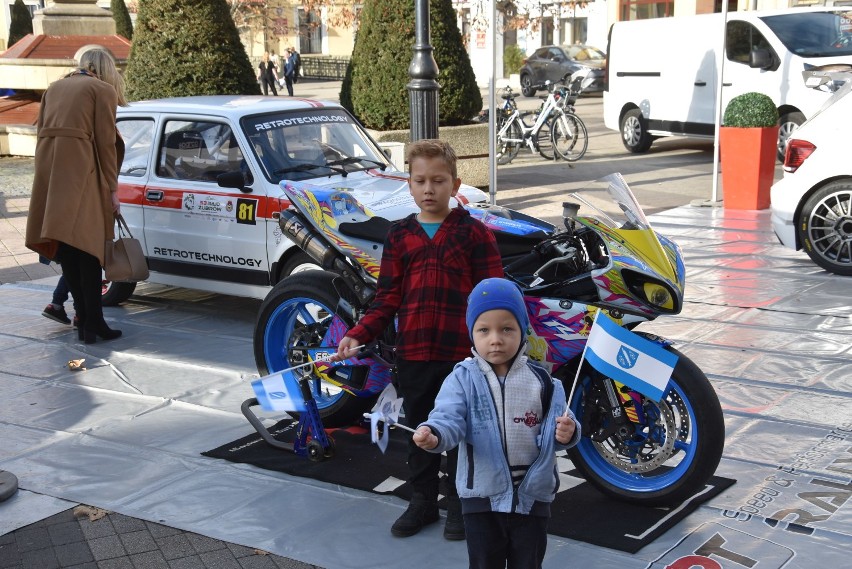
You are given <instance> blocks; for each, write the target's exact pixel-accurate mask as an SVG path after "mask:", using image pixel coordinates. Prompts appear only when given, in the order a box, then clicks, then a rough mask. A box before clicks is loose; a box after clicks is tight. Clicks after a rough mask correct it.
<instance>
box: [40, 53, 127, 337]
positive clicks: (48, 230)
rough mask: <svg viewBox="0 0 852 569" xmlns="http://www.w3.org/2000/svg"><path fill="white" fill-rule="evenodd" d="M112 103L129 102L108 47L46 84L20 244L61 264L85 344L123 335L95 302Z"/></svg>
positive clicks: (109, 181)
mask: <svg viewBox="0 0 852 569" xmlns="http://www.w3.org/2000/svg"><path fill="white" fill-rule="evenodd" d="M118 105H122V106H124V105H127V100H126V99H125V96H124V80H123V79H122V78H121V75H120V74H119V72H118V70H117V69H116V67H115V61H114V60H113V58H112V55H111V54H110V52H108V51H107V50H105V49H103V48H94V49H90V50H89V51H86V52H85V53H83V55H82V56H80V67H79V69H77V70H75V71H73V72H72V73H70V74H69V75H67V76H65V77H64V78H62V79H59V80H58V81H56V82H54V83H52V84H51V85H50V86H49V87H48V88H47V91H45V93H44V95H43V96H42V99H41V106H40V109H39V115H38V123H37V136H38V140H37V142H36V151H35V175H34V177H33V189H32V195H31V198H30V208H29V214H28V216H27V230H26V246H27V247H28V248H29V249H32V250H33V251H35V252H36V253H38V254H39V255H42V256H44V257H46V258H48V259H50V260H52V261H56V262H58V263H59V264H60V265H61V266H62V275H63V276H64V277H65V281H66V283H67V284H68V288H69V289H70V290H71V295H72V296H73V298H74V306H75V309H76V311H77V317H78V318H79V323H78V329H77V331H78V334H79V338H80V340H84V341H85V342H86V343H87V344H92V343H94V342H95V341H96V340H97V338H101V339H103V340H112V339H114V338H118V337H119V336H121V330H113V329H111V328H110V327H109V326H107V323H106V321H105V320H104V316H103V306H102V304H101V280H102V279H101V268H102V267H103V264H104V250H105V247H104V245H105V243H106V242H107V241H112V240H113V239H114V238H115V232H114V227H115V215H117V214H118V213H119V212H120V202H119V200H118V196H117V194H116V190H117V189H118V169H119V165H120V164H121V162H122V160H123V158H124V141H122V139H121V136H120V135H119V133H118V130H117V129H116V126H115V114H116V107H117V106H118Z"/></svg>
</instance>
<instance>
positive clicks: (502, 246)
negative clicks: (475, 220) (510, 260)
mask: <svg viewBox="0 0 852 569" xmlns="http://www.w3.org/2000/svg"><path fill="white" fill-rule="evenodd" d="M492 233H494V237H495V239H497V249H499V250H500V256H501V257H502V258H503V259H506V258H507V257H515V256H518V255H524V254H526V253H529V252H530V250H531V249H532V248H533V246H535V245H537V244H538V243H540V242H541V241H542V240H543V239H545V238H546V237H547V233H545V232H544V231H536V232H535V233H529V234H527V235H515V234H513V233H505V232H503V231H494V230H492Z"/></svg>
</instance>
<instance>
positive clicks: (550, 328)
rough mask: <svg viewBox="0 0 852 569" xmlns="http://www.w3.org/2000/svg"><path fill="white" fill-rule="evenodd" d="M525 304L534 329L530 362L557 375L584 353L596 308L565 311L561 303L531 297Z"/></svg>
mask: <svg viewBox="0 0 852 569" xmlns="http://www.w3.org/2000/svg"><path fill="white" fill-rule="evenodd" d="M524 301H525V302H526V304H527V312H529V314H530V328H531V329H532V334H530V336H529V338H528V343H529V348H527V355H528V356H529V357H530V358H532V359H534V360H537V361H539V362H541V364H542V365H544V366H545V367H547V368H548V369H549V370H550V371H551V372H554V371H556V370H558V369H559V368H560V367H561V366H562V365H564V364H565V363H567V362H569V361H571V360H572V359H573V358H574V357H575V356H577V355H578V354H580V353H581V352H582V351H583V346H585V345H586V337H587V336H588V334H589V325H590V323H591V322H592V320H594V313H595V312H596V311H597V309H596V308H594V307H589V306H587V305H584V304H574V305H573V306H572V307H571V309H570V311H566V310H565V309H564V308H562V307H560V305H559V299H553V298H535V297H529V296H528V297H525V298H524ZM587 320H588V321H587Z"/></svg>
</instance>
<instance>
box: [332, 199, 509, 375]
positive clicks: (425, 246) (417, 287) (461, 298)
mask: <svg viewBox="0 0 852 569" xmlns="http://www.w3.org/2000/svg"><path fill="white" fill-rule="evenodd" d="M491 277H498V278H502V277H503V266H502V262H501V260H500V252H499V251H498V249H497V241H496V240H495V239H494V235H493V234H492V233H491V231H489V230H488V228H487V227H485V225H483V224H482V223H481V222H480V221H479V220H477V219H474V218H473V217H471V215H470V213H468V212H467V210H465V209H464V208H461V207H457V208H455V209H453V210H452V211H451V212H450V215H449V216H447V218H446V219H445V220H444V222H443V223H442V224H441V227H440V228H439V229H438V232H437V233H435V236H434V237H433V238H432V239H429V236H428V235H426V232H425V231H424V230H423V228H422V227H421V226H420V223H419V222H418V221H417V216H416V214H412V215H410V216H408V217H406V218H405V219H401V220H399V221H397V222H396V223H394V224H393V226H392V227H391V229H390V231H389V232H388V236H387V238H386V239H385V246H384V251H383V253H382V264H381V269H380V270H379V280H378V289H377V292H376V298H375V299H374V300H373V303H372V304H371V305H370V308H369V309H368V310H367V313H366V314H364V316H363V318H361V320H360V321H359V322H358V324H357V325H356V326H355V327H353V328H352V329H351V330H350V331H349V332H347V334H346V335H347V336H350V337H352V338H355V339H356V340H358V343H366V342H370V341H372V340H373V339H374V338H376V337H378V336H379V334H381V333H382V331H383V330H384V329H385V328H387V326H388V325H389V324H390V323H391V322H392V320H393V317H394V315H397V316H398V317H399V322H398V330H397V342H396V346H397V355H398V356H399V357H400V358H403V359H406V360H412V361H446V362H449V361H461V360H463V359H464V358H466V357H468V356H469V355H470V348H471V343H470V336H469V335H468V331H467V325H466V324H465V311H466V310H467V297H468V295H469V294H470V291H472V290H473V287H474V286H476V284H477V283H478V282H479V281H481V280H483V279H486V278H491Z"/></svg>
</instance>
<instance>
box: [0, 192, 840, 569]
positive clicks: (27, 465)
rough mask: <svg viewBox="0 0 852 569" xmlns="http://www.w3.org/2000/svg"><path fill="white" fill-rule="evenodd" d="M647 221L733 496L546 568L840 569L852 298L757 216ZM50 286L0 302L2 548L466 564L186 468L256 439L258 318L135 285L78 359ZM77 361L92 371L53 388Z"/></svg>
mask: <svg viewBox="0 0 852 569" xmlns="http://www.w3.org/2000/svg"><path fill="white" fill-rule="evenodd" d="M651 221H652V223H653V224H654V226H655V227H656V229H657V230H658V231H660V232H661V233H664V234H666V235H668V236H670V237H673V238H674V239H675V240H676V241H677V242H678V243H679V244H680V245H681V247H683V249H684V252H685V255H686V266H687V304H686V306H685V309H684V311H683V312H682V314H680V315H678V316H675V317H668V318H661V319H660V320H658V321H656V322H652V323H649V324H646V325H643V327H642V329H643V330H647V331H652V332H655V333H658V334H660V335H663V336H666V337H669V338H671V339H673V340H674V341H675V342H676V344H677V346H678V348H679V349H680V350H681V351H683V352H684V353H686V354H688V355H689V357H690V358H692V359H693V360H694V361H695V362H696V363H698V365H699V366H700V367H701V368H702V369H703V370H704V371H705V372H706V373H707V375H708V376H709V377H710V378H711V380H712V382H713V385H714V387H715V388H716V391H717V392H718V394H719V397H720V399H721V401H722V404H723V408H724V410H725V415H726V429H727V436H726V447H725V454H724V458H723V460H722V464H721V465H720V467H719V470H718V474H720V475H722V476H727V477H730V478H735V479H737V483H736V484H735V485H734V486H733V487H731V488H729V489H728V490H727V491H726V492H724V493H722V494H721V495H719V496H717V497H716V498H714V499H712V500H711V501H710V502H708V503H707V504H704V505H702V506H701V507H700V508H699V509H698V511H696V512H695V513H694V514H692V515H691V516H689V517H688V518H687V519H686V520H685V521H683V522H681V523H680V524H679V525H678V526H676V527H675V528H674V529H672V530H670V531H669V532H667V533H666V534H664V535H663V536H662V537H661V538H659V539H657V540H656V541H655V542H654V543H652V544H651V545H649V546H647V547H645V548H644V549H642V550H641V551H640V552H639V553H637V554H635V555H630V554H626V553H622V552H617V551H613V550H608V549H603V548H600V547H596V546H592V545H588V544H585V543H578V542H574V541H571V540H568V539H563V538H557V537H553V536H551V538H550V544H549V547H548V554H547V558H546V560H545V564H544V565H545V567H546V568H548V569H555V568H563V567H566V566H571V567H604V566H616V564H618V565H619V566H621V567H624V568H633V567H635V568H641V567H655V568H657V567H659V568H662V567H666V566H668V565H671V564H673V563H674V562H675V561H676V560H678V559H681V562H680V563H683V560H684V559H685V558H686V557H687V556H689V555H693V556H695V555H697V556H704V557H708V558H710V559H713V560H715V561H716V562H718V563H720V564H721V566H723V567H726V568H727V567H759V568H760V569H772V568H775V567H779V568H780V567H785V568H792V567H801V568H803V569H804V568H811V567H814V566H821V567H826V568H828V567H845V566H847V565H848V551H850V549H852V503H850V501H849V498H850V497H852V395H850V391H852V390H850V386H852V306H850V305H852V299H851V298H850V294H849V292H850V290H852V279H850V278H844V277H838V276H833V275H829V274H827V273H825V272H823V271H822V270H820V269H818V268H817V267H816V266H815V265H813V264H812V263H811V262H810V260H809V259H807V258H806V257H805V256H804V255H803V254H801V253H795V252H792V251H788V250H785V249H783V248H781V246H780V245H777V244H776V242H775V238H774V236H773V235H772V234H771V231H770V230H769V221H768V212H730V211H723V210H719V209H711V208H690V207H683V208H678V209H676V210H671V211H668V212H664V213H662V214H659V215H656V216H653V217H652V218H651ZM52 285H53V281H42V282H32V283H21V284H13V285H3V286H0V402H2V405H0V470H8V471H10V472H12V473H14V474H15V475H16V476H17V477H18V479H19V484H20V487H21V488H22V490H21V491H19V492H18V494H17V495H16V496H15V497H13V498H12V499H10V500H9V501H7V502H4V503H2V504H0V520H2V521H0V534H2V533H6V532H8V531H11V530H13V529H15V528H17V527H22V526H24V525H27V524H29V523H32V522H33V521H36V520H37V519H40V518H39V517H38V516H41V517H46V516H48V515H51V514H52V513H55V512H57V511H62V510H64V509H67V508H68V507H70V504H71V503H85V504H92V505H97V506H99V507H103V508H107V509H110V510H113V511H116V512H120V513H123V514H126V515H129V516H135V517H140V518H144V519H147V520H151V521H155V522H159V523H163V524H166V525H169V526H173V527H177V528H181V529H185V530H189V531H193V532H196V533H199V534H203V535H207V536H210V537H214V538H217V539H222V540H226V541H230V542H234V543H239V544H242V545H246V546H251V547H257V548H260V549H264V550H267V551H270V552H273V553H277V554H279V555H283V556H287V557H292V558H294V559H298V560H301V561H305V562H308V563H312V564H316V565H319V566H322V567H326V568H329V569H337V568H351V569H360V568H364V569H367V568H371V569H372V568H374V567H397V566H401V563H402V562H401V561H400V560H404V565H405V566H406V567H411V568H412V569H420V568H423V569H427V568H428V569H432V568H434V567H465V566H466V565H467V554H466V549H465V546H464V542H447V541H445V540H444V539H443V538H442V537H441V525H440V524H435V525H432V526H430V527H429V528H427V529H426V530H424V532H423V533H422V534H421V535H418V536H415V537H412V538H409V539H404V540H401V539H395V538H392V537H391V535H390V532H389V531H388V528H389V525H390V523H391V522H392V521H393V520H394V519H395V518H396V517H397V516H398V515H399V514H400V513H401V512H402V510H403V509H404V507H405V504H404V503H403V502H402V501H401V500H399V499H397V498H394V497H391V496H380V495H376V494H371V493H366V492H360V491H357V490H352V489H349V488H343V487H337V486H332V485H329V484H324V483H320V482H316V481H312V480H309V479H304V478H296V477H291V476H287V475H284V474H281V473H276V472H270V471H265V470H261V469H258V468H255V467H252V466H248V465H239V464H232V463H229V462H226V461H223V460H216V459H210V458H205V457H202V456H201V455H200V454H199V453H201V452H203V451H206V450H209V449H212V448H214V447H217V446H219V445H221V444H224V443H226V442H228V441H231V440H235V439H237V438H239V437H241V436H244V435H246V434H249V433H251V432H252V429H251V426H250V425H249V424H248V422H247V421H246V420H245V418H244V417H243V416H242V414H241V413H240V404H241V403H242V401H243V400H245V399H247V398H249V397H251V396H252V393H251V387H250V380H251V379H253V378H256V377H257V374H256V373H255V367H254V361H253V356H252V344H251V336H252V325H253V321H254V317H255V313H256V310H257V308H258V306H259V302H257V301H252V300H246V299H237V298H232V297H225V296H220V295H206V294H199V293H196V292H192V291H184V290H180V289H167V288H163V287H156V286H152V285H145V286H140V288H139V291H138V292H140V293H142V294H141V295H139V296H135V297H134V298H133V300H132V301H131V302H128V303H127V304H126V305H124V306H122V307H120V308H109V309H107V310H106V314H107V319H108V321H109V322H110V323H111V324H113V325H115V326H116V327H118V328H121V329H122V330H123V331H124V334H125V335H124V337H122V338H121V339H120V340H117V341H113V342H105V343H97V344H94V345H90V346H84V345H82V344H80V343H78V342H76V341H74V337H73V336H72V332H71V330H70V327H61V326H59V325H57V324H55V323H53V322H51V321H49V320H47V319H45V318H43V317H42V316H41V314H40V312H41V309H42V307H43V306H44V304H45V302H46V300H47V299H49V296H50V292H51V290H52ZM81 357H84V358H86V363H85V366H86V367H87V371H85V372H71V371H68V370H67V368H66V367H65V364H66V362H67V361H68V360H70V359H77V358H81ZM278 418H281V416H270V418H269V420H270V422H271V421H272V420H275V419H278ZM332 460H333V459H332ZM66 501H67V502H66ZM578 523H582V520H578ZM674 566H677V567H680V566H683V567H688V566H689V565H678V564H676V565H674ZM704 566H705V567H711V566H715V565H704Z"/></svg>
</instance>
